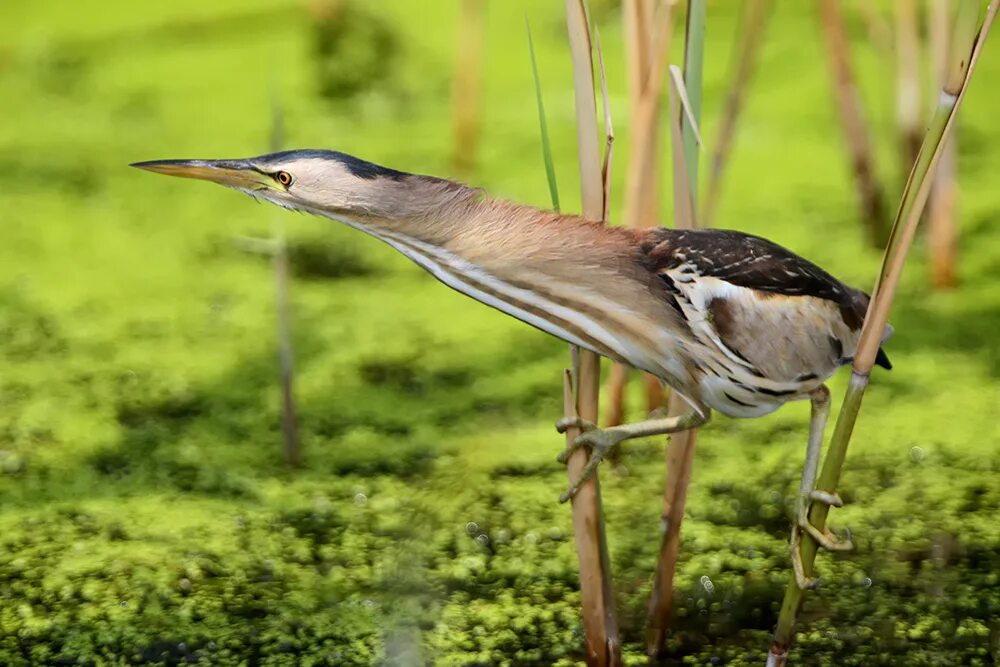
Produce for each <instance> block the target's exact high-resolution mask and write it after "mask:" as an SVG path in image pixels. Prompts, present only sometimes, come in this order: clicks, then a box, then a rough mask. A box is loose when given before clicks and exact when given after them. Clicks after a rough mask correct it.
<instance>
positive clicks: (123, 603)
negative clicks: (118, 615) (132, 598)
mask: <svg viewBox="0 0 1000 667" xmlns="http://www.w3.org/2000/svg"><path fill="white" fill-rule="evenodd" d="M118 606H119V607H121V608H122V609H124V608H125V607H127V606H128V600H122V601H121V602H119V603H118Z"/></svg>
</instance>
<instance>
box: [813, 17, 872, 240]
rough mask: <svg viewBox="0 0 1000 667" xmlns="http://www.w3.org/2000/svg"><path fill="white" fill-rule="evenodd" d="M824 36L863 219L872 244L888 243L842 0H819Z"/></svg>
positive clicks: (839, 114) (839, 115)
mask: <svg viewBox="0 0 1000 667" xmlns="http://www.w3.org/2000/svg"><path fill="white" fill-rule="evenodd" d="M819 7H820V18H821V23H822V27H823V36H824V38H825V40H826V49H827V61H828V62H829V66H830V72H831V76H832V79H833V84H834V85H833V91H834V97H835V98H836V103H837V111H838V118H839V120H840V125H841V129H842V130H843V132H844V137H845V138H846V139H847V146H848V149H849V151H850V156H851V167H852V169H853V171H854V180H855V183H856V185H857V189H858V198H859V204H860V208H861V221H862V222H863V223H864V225H865V227H866V229H867V233H868V239H869V241H870V242H871V243H872V245H874V246H876V247H881V246H882V245H883V244H884V243H885V238H886V228H885V219H886V214H885V196H884V193H883V190H882V185H881V183H880V182H879V180H878V177H877V175H876V173H875V158H874V152H873V148H872V143H871V139H870V137H869V136H868V127H867V125H866V123H865V118H864V113H863V111H862V107H861V100H860V97H859V95H858V90H857V87H856V85H855V83H854V72H853V70H852V68H851V62H850V57H849V54H848V48H847V37H846V35H845V34H844V20H843V17H842V16H841V12H840V1H839V0H819Z"/></svg>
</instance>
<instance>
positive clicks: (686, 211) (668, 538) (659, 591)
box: [646, 7, 704, 658]
mask: <svg viewBox="0 0 1000 667" xmlns="http://www.w3.org/2000/svg"><path fill="white" fill-rule="evenodd" d="M688 11H689V17H690V12H691V8H690V7H689V9H688ZM703 34H704V31H696V32H692V31H690V30H689V31H688V36H689V37H690V36H692V35H697V36H698V37H699V38H701V36H702V35H703ZM695 74H696V75H697V76H700V70H698V71H696V73H695ZM691 81H692V83H693V84H694V85H697V86H698V87H699V88H700V87H701V81H700V79H697V78H695V76H694V75H693V76H692V79H691ZM686 83H687V82H686V81H685V80H684V79H683V78H682V75H681V72H680V70H679V69H678V68H677V67H676V66H671V67H670V130H671V149H672V155H673V172H674V222H675V224H676V225H677V226H678V227H680V228H686V229H693V228H695V227H696V226H697V220H696V217H695V204H694V190H695V187H696V186H695V184H694V183H693V182H691V181H690V180H689V179H690V178H691V177H694V178H697V170H693V169H692V168H691V166H690V165H688V164H687V156H686V151H685V150H684V149H685V148H686V146H685V144H684V141H683V137H684V136H685V130H686V131H687V133H688V134H689V135H690V136H691V137H692V139H693V140H694V142H695V147H696V148H697V147H698V146H699V144H700V143H701V138H700V136H699V133H698V123H697V117H696V116H695V110H694V109H693V108H692V107H691V105H690V103H689V101H690V94H689V91H685V87H686ZM689 410H690V407H689V406H688V405H687V403H685V401H684V399H682V398H681V397H680V396H678V395H677V394H672V395H671V397H670V406H669V414H670V416H677V415H680V414H683V413H685V412H687V411H689ZM697 437H698V431H697V430H695V429H692V430H690V431H682V432H680V433H675V434H673V435H672V436H670V441H669V443H668V445H667V475H666V483H665V485H664V493H663V515H662V522H661V534H662V537H661V540H660V554H659V558H658V560H657V566H656V574H655V578H654V580H653V591H652V593H651V594H650V598H649V614H648V625H649V627H648V630H647V634H646V653H647V654H648V655H649V656H650V657H651V658H656V657H659V656H661V655H662V654H663V652H664V651H665V648H666V640H667V630H668V629H669V623H670V613H671V611H672V609H673V589H674V575H675V574H676V572H677V562H678V558H679V556H680V539H681V522H682V521H683V519H684V507H685V505H686V503H687V489H688V484H689V483H690V481H691V470H692V467H693V465H694V450H695V443H696V442H697Z"/></svg>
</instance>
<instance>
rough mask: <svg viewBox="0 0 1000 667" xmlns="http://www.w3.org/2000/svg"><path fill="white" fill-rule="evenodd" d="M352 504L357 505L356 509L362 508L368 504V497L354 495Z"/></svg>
mask: <svg viewBox="0 0 1000 667" xmlns="http://www.w3.org/2000/svg"><path fill="white" fill-rule="evenodd" d="M354 504H355V505H357V506H358V507H364V506H365V505H367V504H368V496H366V495H365V494H363V493H355V494H354Z"/></svg>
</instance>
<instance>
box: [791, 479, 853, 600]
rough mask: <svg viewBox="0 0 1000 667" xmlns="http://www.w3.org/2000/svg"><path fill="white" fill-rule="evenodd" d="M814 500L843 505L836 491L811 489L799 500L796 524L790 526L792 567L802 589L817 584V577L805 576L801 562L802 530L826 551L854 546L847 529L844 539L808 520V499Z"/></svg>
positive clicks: (833, 505)
mask: <svg viewBox="0 0 1000 667" xmlns="http://www.w3.org/2000/svg"><path fill="white" fill-rule="evenodd" d="M810 500H815V501H817V502H821V503H823V504H825V505H829V506H830V507H843V506H844V501H843V500H841V499H840V496H839V495H837V494H836V493H829V492H827V491H819V490H813V491H810V492H809V494H808V495H807V496H806V497H803V498H802V499H801V500H800V501H799V510H798V513H797V514H798V516H797V520H796V524H795V525H794V526H793V527H792V539H791V551H792V569H793V570H794V571H795V581H796V583H798V585H799V588H801V589H803V590H808V589H813V588H816V587H817V586H819V579H814V578H812V577H807V576H806V575H805V568H804V566H803V564H802V554H801V550H800V546H801V543H802V531H804V532H806V533H807V534H808V535H809V537H811V538H812V539H813V540H814V541H815V542H816V544H817V546H819V547H820V548H822V549H826V550H827V551H850V550H851V549H853V548H854V542H853V541H852V540H851V532H850V531H849V530H848V531H847V537H846V539H844V538H841V537H839V536H837V535H836V534H835V533H833V532H832V531H831V530H830V529H829V528H824V529H823V530H820V529H819V528H817V527H816V526H814V525H813V524H812V523H811V522H810V521H809V501H810Z"/></svg>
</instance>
